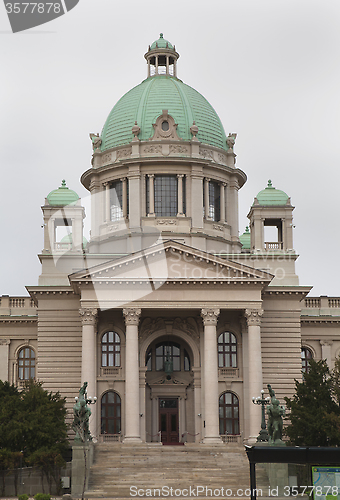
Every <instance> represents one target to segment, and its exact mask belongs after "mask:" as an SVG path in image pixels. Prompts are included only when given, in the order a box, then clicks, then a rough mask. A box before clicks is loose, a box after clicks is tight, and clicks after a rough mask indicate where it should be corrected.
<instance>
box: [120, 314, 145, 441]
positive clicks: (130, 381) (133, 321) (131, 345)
mask: <svg viewBox="0 0 340 500" xmlns="http://www.w3.org/2000/svg"><path fill="white" fill-rule="evenodd" d="M123 314H124V317H125V325H126V343H125V437H124V443H136V442H141V438H140V425H139V420H140V417H139V356H138V323H139V317H140V314H141V310H140V309H123Z"/></svg>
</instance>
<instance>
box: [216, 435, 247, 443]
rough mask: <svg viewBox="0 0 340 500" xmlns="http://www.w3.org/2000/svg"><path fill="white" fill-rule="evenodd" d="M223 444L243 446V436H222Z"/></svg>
mask: <svg viewBox="0 0 340 500" xmlns="http://www.w3.org/2000/svg"><path fill="white" fill-rule="evenodd" d="M221 438H222V441H223V443H226V444H230V443H234V444H242V436H241V434H221Z"/></svg>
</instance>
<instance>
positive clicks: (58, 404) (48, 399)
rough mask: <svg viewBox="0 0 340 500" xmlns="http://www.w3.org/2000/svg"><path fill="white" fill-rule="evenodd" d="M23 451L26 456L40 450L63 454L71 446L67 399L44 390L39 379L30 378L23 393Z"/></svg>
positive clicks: (28, 456) (28, 457)
mask: <svg viewBox="0 0 340 500" xmlns="http://www.w3.org/2000/svg"><path fill="white" fill-rule="evenodd" d="M21 415H22V417H23V419H24V422H25V428H24V429H23V450H24V455H25V458H27V459H28V460H30V456H31V455H32V454H33V453H35V452H36V451H37V450H40V449H46V448H48V449H53V450H54V451H57V452H59V453H60V454H63V453H64V452H65V451H66V449H67V448H68V440H67V426H66V423H65V417H66V408H65V398H62V397H61V396H60V394H59V393H56V394H53V393H52V392H48V391H45V390H44V389H43V388H42V384H41V383H39V382H34V381H32V380H31V381H29V382H28V383H27V384H26V386H25V388H24V390H23V391H22V393H21Z"/></svg>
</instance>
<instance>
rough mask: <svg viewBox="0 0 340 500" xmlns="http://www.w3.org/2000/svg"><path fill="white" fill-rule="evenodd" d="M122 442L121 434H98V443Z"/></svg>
mask: <svg viewBox="0 0 340 500" xmlns="http://www.w3.org/2000/svg"><path fill="white" fill-rule="evenodd" d="M121 441H122V435H121V434H99V436H98V442H99V443H120V442H121Z"/></svg>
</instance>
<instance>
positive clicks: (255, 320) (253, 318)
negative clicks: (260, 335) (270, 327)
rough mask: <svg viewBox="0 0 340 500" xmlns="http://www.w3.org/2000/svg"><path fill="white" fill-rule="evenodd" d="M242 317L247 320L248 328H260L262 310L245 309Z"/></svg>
mask: <svg viewBox="0 0 340 500" xmlns="http://www.w3.org/2000/svg"><path fill="white" fill-rule="evenodd" d="M244 315H245V317H246V319H247V324H248V326H254V325H255V326H260V325H261V318H262V316H263V309H246V310H245V311H244Z"/></svg>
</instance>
